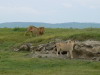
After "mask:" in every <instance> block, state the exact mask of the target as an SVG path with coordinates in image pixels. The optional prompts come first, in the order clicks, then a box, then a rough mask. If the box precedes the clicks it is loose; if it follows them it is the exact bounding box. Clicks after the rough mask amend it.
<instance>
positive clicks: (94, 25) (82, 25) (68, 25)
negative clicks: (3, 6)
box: [0, 22, 100, 28]
mask: <svg viewBox="0 0 100 75" xmlns="http://www.w3.org/2000/svg"><path fill="white" fill-rule="evenodd" d="M30 25H34V26H37V27H40V26H44V27H46V28H91V27H92V28H100V23H79V22H68V23H55V24H51V23H42V22H6V23H0V28H4V27H7V28H14V27H28V26H30Z"/></svg>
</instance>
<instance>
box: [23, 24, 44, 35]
mask: <svg viewBox="0 0 100 75" xmlns="http://www.w3.org/2000/svg"><path fill="white" fill-rule="evenodd" d="M28 32H31V35H30V36H32V35H33V34H35V36H38V35H43V34H44V27H39V28H37V27H35V26H29V27H28V28H27V31H26V32H25V34H24V35H26V34H27V33H28Z"/></svg>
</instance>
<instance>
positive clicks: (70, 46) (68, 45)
mask: <svg viewBox="0 0 100 75" xmlns="http://www.w3.org/2000/svg"><path fill="white" fill-rule="evenodd" d="M74 46H75V41H71V40H69V41H68V42H59V43H56V48H57V56H58V52H60V55H61V51H67V52H68V53H67V56H69V55H70V57H71V59H72V58H73V53H72V52H73V50H74Z"/></svg>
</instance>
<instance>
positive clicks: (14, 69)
mask: <svg viewBox="0 0 100 75" xmlns="http://www.w3.org/2000/svg"><path fill="white" fill-rule="evenodd" d="M25 30H26V29H25V28H0V75H100V62H93V61H84V60H74V59H73V60H68V59H67V60H66V59H43V58H41V59H40V58H30V57H27V55H28V54H29V53H30V52H14V51H13V48H14V47H17V46H19V45H21V44H23V43H26V42H31V43H33V45H38V44H42V43H47V42H49V41H53V40H54V39H56V38H59V39H63V40H67V39H74V40H80V41H82V40H88V39H93V40H100V33H99V32H100V29H99V28H87V29H60V28H57V29H49V28H48V29H46V32H45V34H44V35H43V36H38V37H34V36H33V37H30V36H24V33H25Z"/></svg>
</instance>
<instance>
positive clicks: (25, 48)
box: [14, 43, 33, 51]
mask: <svg viewBox="0 0 100 75" xmlns="http://www.w3.org/2000/svg"><path fill="white" fill-rule="evenodd" d="M32 49H33V46H32V44H31V43H27V44H23V45H21V46H20V47H19V48H15V49H14V51H31V50H32Z"/></svg>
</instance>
